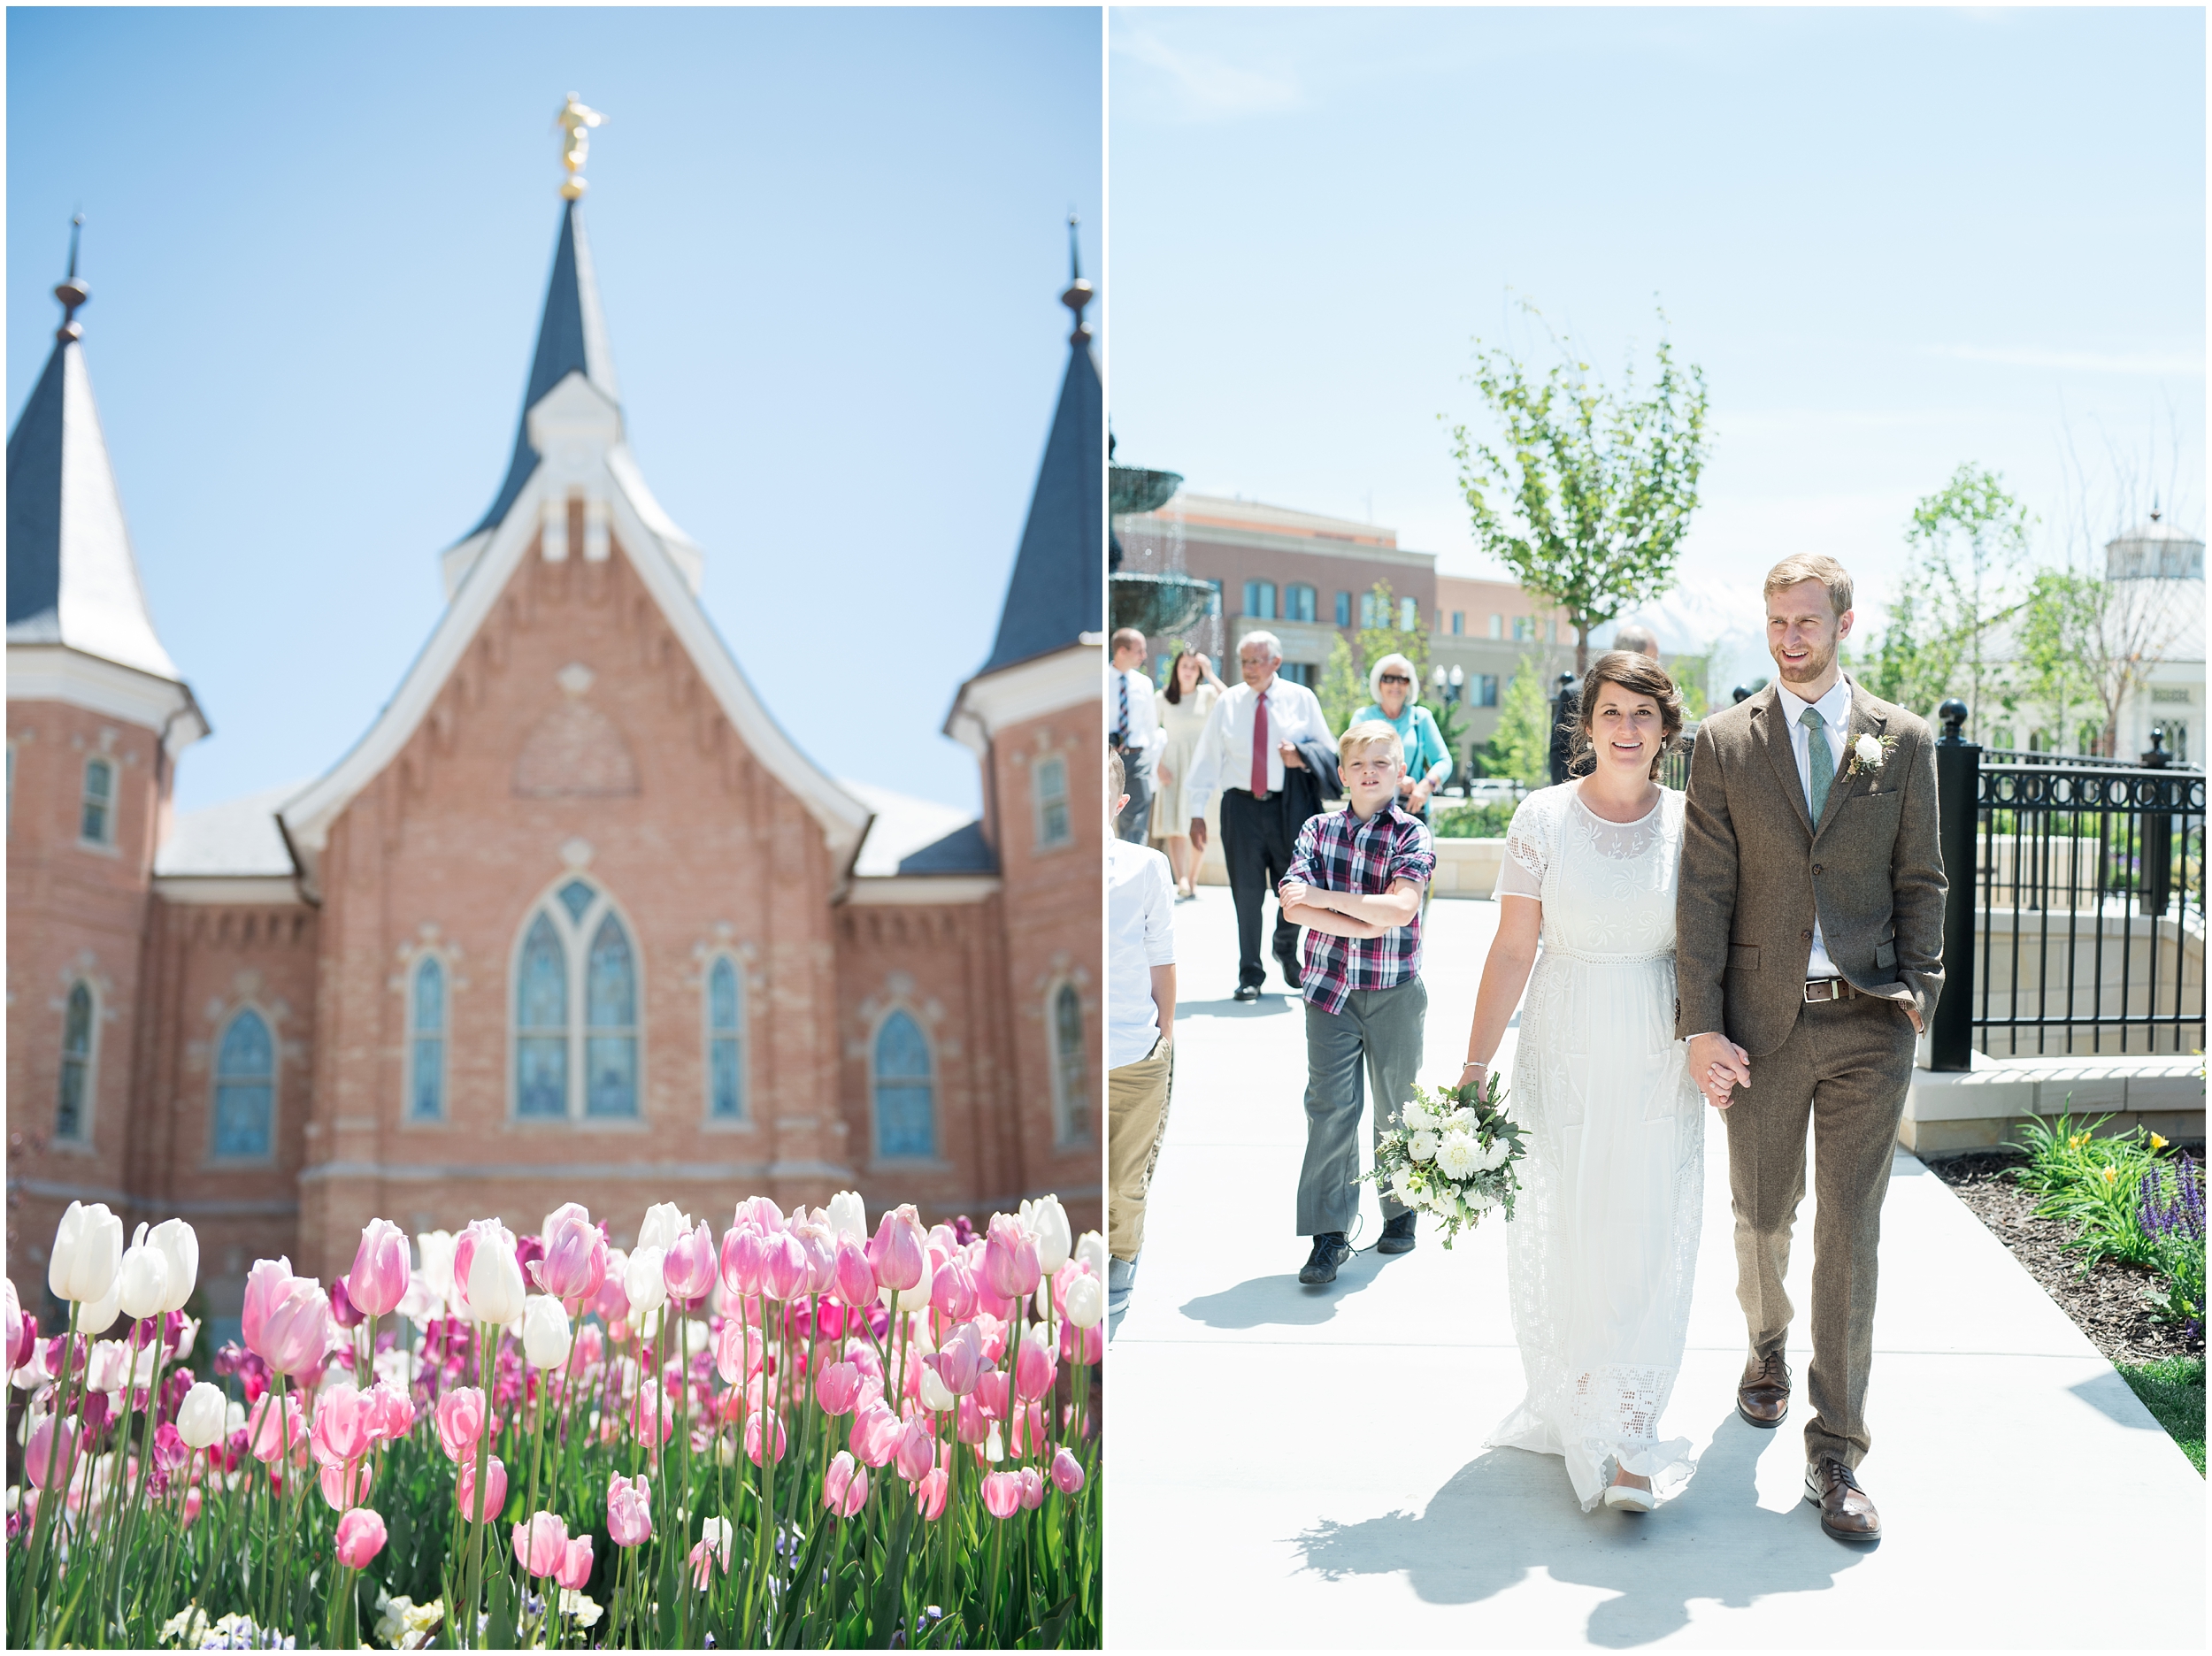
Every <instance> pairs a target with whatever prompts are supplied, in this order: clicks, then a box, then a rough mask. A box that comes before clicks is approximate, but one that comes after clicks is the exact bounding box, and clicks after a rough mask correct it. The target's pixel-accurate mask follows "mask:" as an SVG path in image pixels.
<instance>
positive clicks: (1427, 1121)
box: [1398, 1104, 1436, 1132]
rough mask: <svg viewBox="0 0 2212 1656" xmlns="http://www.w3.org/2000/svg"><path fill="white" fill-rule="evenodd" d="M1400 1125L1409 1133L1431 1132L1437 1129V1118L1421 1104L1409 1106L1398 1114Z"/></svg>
mask: <svg viewBox="0 0 2212 1656" xmlns="http://www.w3.org/2000/svg"><path fill="white" fill-rule="evenodd" d="M1398 1124H1399V1125H1400V1126H1402V1127H1403V1128H1404V1129H1405V1130H1406V1131H1408V1132H1429V1131H1433V1130H1434V1129H1435V1127H1436V1117H1435V1116H1433V1115H1431V1114H1430V1113H1429V1112H1428V1111H1427V1110H1426V1109H1425V1108H1422V1107H1421V1106H1420V1105H1419V1104H1409V1105H1407V1106H1406V1107H1405V1108H1403V1109H1402V1110H1400V1111H1399V1112H1398Z"/></svg>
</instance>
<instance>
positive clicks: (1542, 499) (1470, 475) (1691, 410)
mask: <svg viewBox="0 0 2212 1656" xmlns="http://www.w3.org/2000/svg"><path fill="white" fill-rule="evenodd" d="M1523 308H1524V309H1525V310H1526V311H1528V312H1529V314H1530V315H1532V316H1534V315H1536V314H1537V311H1536V309H1535V307H1534V306H1532V305H1524V307H1523ZM1659 319H1660V325H1661V326H1662V328H1663V327H1664V326H1665V323H1666V316H1665V313H1664V312H1662V313H1661V315H1660V318H1659ZM1555 342H1556V343H1557V344H1558V346H1559V349H1560V354H1561V358H1562V359H1561V360H1560V361H1559V362H1556V363H1555V364H1552V366H1551V367H1550V369H1549V370H1548V371H1547V372H1545V373H1544V374H1543V376H1542V377H1541V378H1538V377H1536V375H1535V374H1534V372H1532V370H1531V369H1529V368H1527V367H1525V366H1524V365H1523V364H1521V363H1519V362H1517V361H1516V360H1515V359H1514V357H1512V356H1511V354H1510V353H1509V352H1508V351H1506V350H1505V349H1502V348H1497V349H1490V350H1488V351H1486V352H1485V353H1484V354H1483V356H1482V357H1481V358H1480V361H1479V365H1478V367H1477V369H1476V371H1475V372H1474V373H1472V374H1471V375H1469V376H1468V379H1469V383H1471V385H1473V386H1474V387H1475V389H1476V390H1477V391H1479V393H1480V394H1481V395H1482V400H1483V402H1484V403H1485V404H1486V406H1487V407H1488V409H1489V411H1490V413H1491V414H1492V415H1493V417H1494V418H1495V419H1496V421H1497V423H1498V425H1499V426H1500V427H1501V429H1502V437H1501V441H1500V442H1499V445H1498V446H1497V447H1495V448H1494V447H1492V446H1491V445H1490V444H1488V443H1483V442H1478V441H1475V440H1474V439H1473V438H1472V437H1471V436H1470V435H1469V434H1468V431H1467V428H1466V427H1465V426H1454V427H1453V428H1452V444H1453V447H1452V454H1453V457H1454V458H1455V460H1457V461H1458V463H1459V484H1460V492H1461V493H1462V495H1464V496H1465V498H1466V501H1467V510H1468V512H1469V514H1470V516H1471V518H1472V520H1473V524H1474V531H1475V538H1476V539H1477V540H1479V541H1480V542H1481V544H1482V546H1483V548H1484V549H1485V550H1486V551H1487V552H1489V553H1490V554H1491V555H1492V556H1494V557H1496V558H1498V559H1499V560H1500V561H1501V562H1502V563H1504V564H1505V565H1506V566H1507V567H1508V568H1509V569H1510V570H1512V571H1513V572H1514V574H1515V575H1516V576H1517V577H1518V578H1519V579H1520V582H1521V584H1522V585H1523V586H1525V587H1527V588H1528V589H1529V590H1530V591H1531V592H1533V593H1537V594H1540V595H1542V596H1543V597H1545V598H1547V599H1548V600H1550V601H1551V602H1553V603H1555V604H1556V605H1558V606H1559V608H1561V609H1564V610H1565V611H1566V612H1567V617H1568V620H1569V623H1570V625H1572V626H1573V628H1574V629H1575V671H1576V673H1577V674H1578V675H1580V674H1583V673H1586V672H1587V671H1589V668H1590V630H1591V629H1592V628H1593V627H1595V626H1598V625H1601V624H1603V623H1604V622H1607V621H1610V620H1612V619H1613V618H1614V617H1617V616H1618V615H1619V614H1620V613H1621V612H1622V611H1623V610H1624V609H1629V608H1630V607H1632V605H1635V604H1638V603H1640V602H1644V601H1646V600H1647V599H1650V598H1655V597H1657V596H1658V595H1659V594H1661V593H1663V592H1664V591H1665V590H1666V588H1667V586H1668V585H1669V584H1670V582H1671V580H1672V579H1673V577H1674V565H1675V557H1676V554H1677V550H1678V548H1679V546H1680V544H1681V540H1682V535H1683V533H1684V531H1686V529H1687V528H1688V527H1689V522H1690V514H1691V512H1692V511H1693V510H1695V509H1696V506H1697V483H1698V478H1699V476H1700V475H1701V473H1702V472H1703V471H1704V469H1705V460H1706V455H1707V449H1708V443H1707V441H1706V435H1705V412H1706V393H1705V374H1704V371H1703V370H1702V369H1701V368H1698V367H1696V366H1694V365H1692V366H1690V367H1688V368H1686V369H1682V368H1678V367H1677V366H1676V365H1675V361H1674V353H1673V348H1672V346H1671V345H1670V344H1669V343H1668V341H1667V339H1666V337H1665V335H1664V334H1661V336H1660V340H1659V348H1658V359H1659V372H1658V377H1657V380H1655V383H1654V385H1653V387H1652V390H1651V395H1649V396H1647V397H1642V398H1639V397H1638V396H1637V395H1636V371H1635V367H1634V364H1630V366H1629V368H1628V371H1627V375H1626V380H1625V383H1624V387H1623V389H1622V391H1621V393H1620V394H1619V395H1614V394H1613V393H1612V392H1610V391H1609V390H1607V389H1606V388H1605V387H1603V386H1601V385H1600V384H1598V383H1597V382H1596V381H1595V380H1594V379H1593V378H1592V377H1591V372H1590V364H1587V363H1586V362H1582V361H1580V360H1578V358H1576V357H1574V355H1573V354H1572V353H1571V351H1570V350H1569V349H1568V341H1565V340H1564V339H1556V340H1555Z"/></svg>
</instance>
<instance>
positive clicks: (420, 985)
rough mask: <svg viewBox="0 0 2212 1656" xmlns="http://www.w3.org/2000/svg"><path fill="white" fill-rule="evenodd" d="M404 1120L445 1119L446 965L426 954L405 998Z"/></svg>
mask: <svg viewBox="0 0 2212 1656" xmlns="http://www.w3.org/2000/svg"><path fill="white" fill-rule="evenodd" d="M408 1018H409V1022H410V1023H411V1025H412V1031H411V1034H410V1036H409V1039H408V1076H407V1118H408V1119H409V1120H410V1121H419V1122H420V1121H443V1120H444V1119H445V1035H446V1028H445V962H443V961H442V960H440V959H439V958H438V957H437V956H436V955H435V954H431V955H426V956H425V957H424V959H423V960H422V961H421V962H420V963H419V964H418V965H417V966H416V968H415V983H414V991H413V993H411V995H409V997H408Z"/></svg>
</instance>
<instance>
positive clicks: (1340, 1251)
mask: <svg viewBox="0 0 2212 1656" xmlns="http://www.w3.org/2000/svg"><path fill="white" fill-rule="evenodd" d="M1351 1257H1352V1245H1351V1244H1350V1243H1349V1242H1347V1241H1346V1240H1345V1239H1344V1232H1342V1231H1341V1230H1325V1231H1324V1232H1322V1233H1321V1234H1320V1235H1319V1236H1317V1237H1316V1238H1314V1239H1313V1253H1312V1255H1311V1256H1310V1258H1309V1259H1308V1260H1307V1261H1306V1264H1305V1269H1302V1270H1301V1271H1300V1272H1299V1273H1298V1280H1299V1281H1300V1282H1302V1283H1304V1284H1306V1285H1307V1286H1308V1287H1309V1288H1317V1287H1319V1286H1320V1285H1321V1284H1324V1283H1333V1282H1334V1281H1335V1280H1336V1268H1337V1267H1338V1266H1340V1265H1341V1264H1343V1263H1344V1261H1346V1260H1348V1259H1349V1258H1351Z"/></svg>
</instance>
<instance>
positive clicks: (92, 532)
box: [8, 214, 182, 683]
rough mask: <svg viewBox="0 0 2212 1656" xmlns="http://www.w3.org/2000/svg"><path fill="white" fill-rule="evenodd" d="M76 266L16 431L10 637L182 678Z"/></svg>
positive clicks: (73, 262)
mask: <svg viewBox="0 0 2212 1656" xmlns="http://www.w3.org/2000/svg"><path fill="white" fill-rule="evenodd" d="M83 224H84V218H83V215H82V214H79V215H78V216H77V217H76V219H73V221H72V226H71V230H70V236H69V273H68V275H67V276H66V277H65V278H64V279H63V280H62V281H61V283H60V284H59V285H58V287H56V288H55V289H54V296H55V298H57V299H58V300H60V301H61V306H62V325H61V326H60V327H59V328H58V329H57V330H55V334H54V349H53V354H52V355H51V356H50V357H48V358H47V359H46V368H45V372H42V373H41V374H40V375H39V378H38V384H37V385H36V386H35V387H33V388H32V391H31V395H30V400H29V401H28V402H27V403H24V405H23V412H22V413H21V415H19V417H18V418H17V419H16V423H15V429H14V430H13V431H12V432H11V433H9V434H8V642H9V644H10V645H18V644H23V645H36V644H50V645H61V646H64V647H65V648H70V649H74V650H79V651H81V652H83V653H84V654H85V655H97V656H100V657H101V658H103V659H104V660H107V661H111V662H118V663H121V664H122V665H123V666H126V667H134V668H136V669H137V670H138V671H141V672H144V673H150V674H151V675H152V676H153V677H155V678H165V679H168V680H170V681H172V682H173V683H181V682H182V679H181V678H180V676H179V674H178V672H177V668H176V663H174V662H173V661H171V660H170V659H169V652H168V651H167V650H165V649H164V648H162V644H161V640H160V638H159V636H158V635H157V634H156V632H154V624H153V617H151V616H150V615H149V614H148V613H147V609H146V594H145V590H144V588H143V587H142V586H141V585H140V584H139V579H138V560H137V559H136V557H134V556H133V555H132V552H131V540H130V532H129V530H128V529H127V527H126V526H125V525H124V522H123V501H122V496H121V495H120V494H119V492H118V491H117V489H116V487H115V470H114V467H113V465H112V464H111V463H110V461H109V459H108V446H107V439H106V437H105V436H104V434H103V433H102V432H101V430H100V411H99V410H98V409H97V408H96V406H95V405H94V403H93V400H92V381H91V380H90V378H89V377H88V375H87V374H86V372H85V365H84V352H83V350H82V349H81V347H80V345H79V341H81V340H82V339H83V337H84V328H83V326H82V325H81V323H79V322H78V320H77V312H78V311H80V310H81V309H82V308H83V307H84V305H85V304H86V303H87V302H88V301H89V300H90V298H91V297H92V290H91V289H90V288H88V287H87V286H86V285H85V283H84V282H83V281H81V280H79V278H78V276H77V234H78V231H79V230H80V229H81V227H82V226H83Z"/></svg>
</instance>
